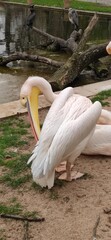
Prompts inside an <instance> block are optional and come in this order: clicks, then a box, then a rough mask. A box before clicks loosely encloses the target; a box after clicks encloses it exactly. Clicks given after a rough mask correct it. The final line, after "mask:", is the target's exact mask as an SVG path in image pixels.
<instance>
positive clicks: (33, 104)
mask: <svg viewBox="0 0 111 240" xmlns="http://www.w3.org/2000/svg"><path fill="white" fill-rule="evenodd" d="M39 94H40V90H39V89H38V88H36V87H33V88H32V90H31V94H30V96H28V99H27V109H28V113H29V118H30V123H31V127H32V131H33V134H34V137H35V139H36V141H38V140H39V137H40V123H39V116H38V95H39Z"/></svg>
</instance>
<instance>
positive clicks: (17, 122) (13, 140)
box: [0, 117, 31, 188]
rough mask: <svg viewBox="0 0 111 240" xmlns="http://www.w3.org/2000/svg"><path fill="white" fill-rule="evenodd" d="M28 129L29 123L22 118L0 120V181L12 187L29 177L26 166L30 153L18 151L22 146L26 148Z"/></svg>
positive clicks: (17, 185)
mask: <svg viewBox="0 0 111 240" xmlns="http://www.w3.org/2000/svg"><path fill="white" fill-rule="evenodd" d="M28 129H29V124H26V123H25V122H24V121H23V119H22V118H18V117H13V118H8V119H4V120H2V121H1V122H0V166H1V167H2V168H3V174H2V175H1V176H0V182H1V183H5V184H7V185H8V186H11V187H13V188H17V187H19V186H21V185H22V184H24V183H26V182H27V181H29V179H30V178H31V175H30V174H29V173H28V166H27V160H28V158H29V156H30V154H28V153H27V154H24V153H21V152H19V150H20V149H21V148H23V147H25V148H26V146H27V148H28V140H29V137H30V134H29V133H28ZM24 137H25V139H24Z"/></svg>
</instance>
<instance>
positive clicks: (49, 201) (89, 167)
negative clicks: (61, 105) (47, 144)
mask: <svg viewBox="0 0 111 240" xmlns="http://www.w3.org/2000/svg"><path fill="white" fill-rule="evenodd" d="M107 108H108V107H107ZM108 109H110V108H108ZM45 114H46V110H42V111H41V112H40V115H41V122H42V121H43V120H44V116H45ZM26 119H27V118H26V117H25V116H24V120H26ZM34 145H35V142H34V140H31V142H30V145H29V146H28V149H27V151H28V152H30V151H32V150H33V148H34ZM21 151H26V149H23V148H22V150H21ZM74 169H75V170H77V171H80V172H83V173H86V175H85V177H83V178H80V179H77V180H75V181H72V182H64V184H63V185H61V186H59V185H58V184H55V186H54V188H53V189H52V190H48V189H45V190H41V189H39V188H38V189H34V188H32V187H31V184H32V179H31V180H29V182H28V183H26V184H24V185H23V186H22V187H19V188H18V189H11V188H10V187H7V186H6V185H5V184H1V185H0V200H1V202H4V203H7V202H10V201H11V199H12V198H16V199H17V202H19V203H20V204H21V205H22V206H23V208H24V210H25V211H37V212H38V214H39V215H40V216H41V217H44V218H45V221H44V222H36V223H35V222H34V223H29V226H28V229H27V234H25V232H26V229H25V227H24V224H23V222H22V221H16V220H10V219H0V233H1V236H0V239H7V240H8V239H11V240H22V239H24V240H29V239H33V240H98V239H101V240H111V157H103V156H84V155H81V156H80V157H79V158H78V159H77V161H76V162H75V166H74ZM29 171H30V170H29ZM0 172H1V174H2V169H1V171H0Z"/></svg>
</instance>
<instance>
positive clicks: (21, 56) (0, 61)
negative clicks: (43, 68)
mask: <svg viewBox="0 0 111 240" xmlns="http://www.w3.org/2000/svg"><path fill="white" fill-rule="evenodd" d="M16 60H24V61H33V62H41V63H45V64H47V65H51V66H53V67H57V68H58V67H60V66H62V65H63V63H62V62H58V61H55V60H52V59H50V58H46V57H42V56H39V55H29V54H27V53H19V52H18V53H15V54H12V55H9V56H8V57H0V66H6V65H7V64H8V63H9V62H12V61H16Z"/></svg>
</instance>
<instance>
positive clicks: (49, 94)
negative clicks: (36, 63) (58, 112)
mask: <svg viewBox="0 0 111 240" xmlns="http://www.w3.org/2000/svg"><path fill="white" fill-rule="evenodd" d="M42 93H43V94H44V96H45V98H46V99H47V101H49V102H50V103H52V102H53V101H54V99H55V98H56V97H57V95H56V94H55V93H54V92H53V91H52V87H51V85H50V84H49V82H48V81H46V80H45V79H44V78H42V77H39V76H34V77H29V78H28V79H27V80H26V81H25V83H24V84H23V86H22V88H21V91H20V102H21V104H22V105H23V106H25V107H27V109H28V113H29V117H30V123H31V126H32V130H33V133H34V137H35V139H36V141H38V140H39V136H40V124H39V116H38V96H39V95H40V94H42Z"/></svg>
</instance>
